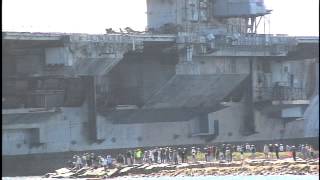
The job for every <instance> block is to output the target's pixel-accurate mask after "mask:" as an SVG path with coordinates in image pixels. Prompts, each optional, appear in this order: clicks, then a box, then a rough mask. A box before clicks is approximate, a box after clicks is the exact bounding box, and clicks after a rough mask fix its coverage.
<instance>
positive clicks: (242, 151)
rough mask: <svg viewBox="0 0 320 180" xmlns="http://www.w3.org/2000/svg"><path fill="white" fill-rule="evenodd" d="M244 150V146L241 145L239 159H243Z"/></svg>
mask: <svg viewBox="0 0 320 180" xmlns="http://www.w3.org/2000/svg"><path fill="white" fill-rule="evenodd" d="M244 151H245V147H244V145H241V148H240V159H241V161H242V160H243V153H244Z"/></svg>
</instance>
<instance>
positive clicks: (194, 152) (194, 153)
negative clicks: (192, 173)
mask: <svg viewBox="0 0 320 180" xmlns="http://www.w3.org/2000/svg"><path fill="white" fill-rule="evenodd" d="M191 154H192V162H193V163H195V162H196V149H195V147H192V149H191Z"/></svg>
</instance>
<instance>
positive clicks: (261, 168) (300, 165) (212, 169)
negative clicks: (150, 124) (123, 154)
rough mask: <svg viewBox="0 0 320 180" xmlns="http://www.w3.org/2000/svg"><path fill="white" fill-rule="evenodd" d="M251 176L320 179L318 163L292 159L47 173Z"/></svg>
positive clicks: (74, 175) (57, 175)
mask: <svg viewBox="0 0 320 180" xmlns="http://www.w3.org/2000/svg"><path fill="white" fill-rule="evenodd" d="M227 175H229V176H251V175H262V176H269V175H317V176H319V159H314V160H307V161H305V160H302V159H300V158H298V159H297V161H293V160H292V158H290V159H289V158H286V159H281V160H266V159H255V160H244V161H243V162H241V161H233V162H231V163H227V162H203V161H199V162H197V163H182V164H179V165H172V164H134V165H133V166H123V165H121V166H120V165H116V166H115V167H114V168H112V169H107V171H105V170H104V168H103V167H102V168H97V169H93V168H87V167H86V168H82V169H80V170H77V171H72V170H70V169H67V168H61V169H58V170H56V173H48V174H46V175H45V176H44V177H46V178H116V177H123V178H125V177H130V178H142V177H143V178H148V177H184V176H188V177H193V176H227Z"/></svg>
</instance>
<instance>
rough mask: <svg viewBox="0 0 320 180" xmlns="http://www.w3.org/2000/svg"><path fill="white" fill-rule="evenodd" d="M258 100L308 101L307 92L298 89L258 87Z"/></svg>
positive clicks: (256, 91)
mask: <svg viewBox="0 0 320 180" xmlns="http://www.w3.org/2000/svg"><path fill="white" fill-rule="evenodd" d="M255 93H256V96H255V97H256V100H257V101H263V100H275V101H277V100H278V101H290V100H307V96H306V90H305V89H303V88H296V87H257V88H256V89H255Z"/></svg>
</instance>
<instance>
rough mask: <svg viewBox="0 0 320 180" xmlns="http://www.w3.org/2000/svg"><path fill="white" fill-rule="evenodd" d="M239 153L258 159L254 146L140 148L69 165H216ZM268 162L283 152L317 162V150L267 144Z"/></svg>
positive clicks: (79, 158) (90, 156) (76, 159)
mask: <svg viewBox="0 0 320 180" xmlns="http://www.w3.org/2000/svg"><path fill="white" fill-rule="evenodd" d="M234 152H239V153H240V159H241V160H243V159H244V154H245V153H250V154H249V157H250V158H251V159H254V158H255V157H256V152H257V149H256V146H255V145H253V144H249V143H246V144H243V145H231V144H222V145H219V146H218V145H212V146H206V147H203V148H200V147H197V148H196V147H192V148H186V147H184V148H182V147H178V148H173V147H160V148H158V147H156V148H152V149H148V150H143V149H142V148H137V149H135V150H132V149H130V150H127V151H126V152H125V153H119V154H118V155H117V156H116V157H115V158H112V157H111V155H105V156H98V155H96V154H94V153H91V154H90V153H84V154H83V155H82V156H80V155H74V156H73V158H74V161H73V162H72V161H69V166H70V167H72V168H77V169H80V168H82V167H85V166H87V167H105V168H110V167H112V166H113V164H114V162H115V161H116V162H117V163H119V164H126V165H129V166H130V165H132V164H141V163H149V164H151V163H167V164H176V165H177V164H179V163H188V162H192V163H195V162H196V161H198V160H202V161H207V162H212V161H222V160H223V161H227V162H231V161H232V160H233V153H234ZM260 152H263V153H264V155H265V159H274V158H276V159H280V156H279V153H280V152H289V153H290V155H291V156H292V158H293V159H294V160H295V161H296V156H297V152H301V154H302V156H303V157H302V158H304V159H310V158H314V150H313V148H312V146H311V145H308V144H305V145H304V144H300V145H298V146H297V147H296V146H289V145H286V146H284V145H283V144H279V145H278V144H265V145H264V146H263V149H261V151H260Z"/></svg>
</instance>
